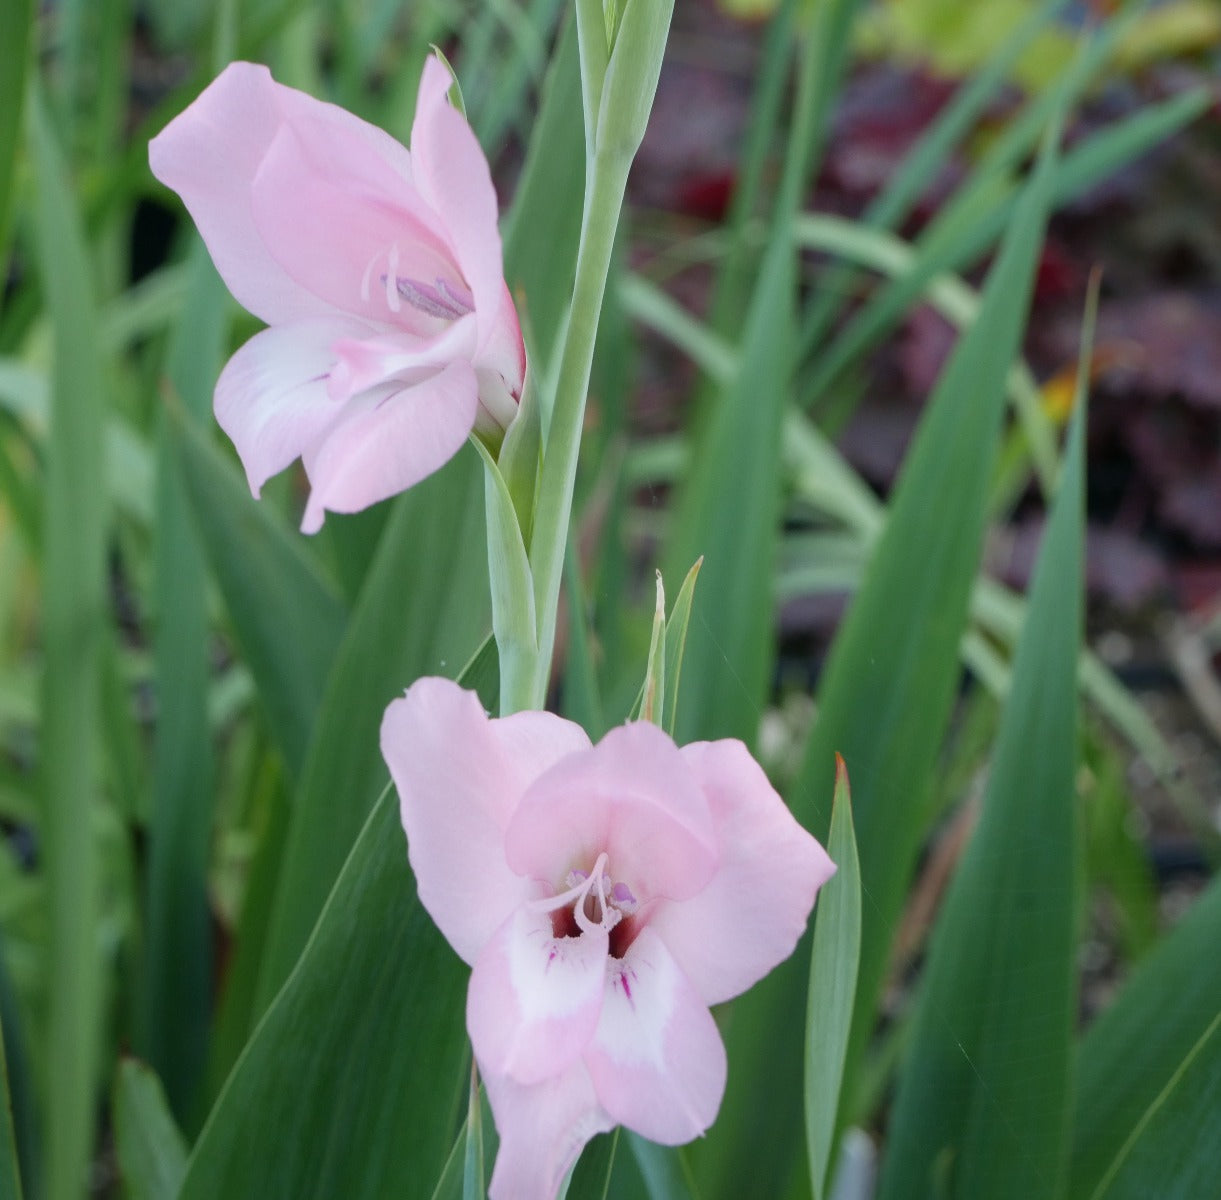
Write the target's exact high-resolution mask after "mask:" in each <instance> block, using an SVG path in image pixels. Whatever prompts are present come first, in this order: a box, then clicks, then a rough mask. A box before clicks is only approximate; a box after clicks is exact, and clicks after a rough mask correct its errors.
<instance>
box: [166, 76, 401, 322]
mask: <svg viewBox="0 0 1221 1200" xmlns="http://www.w3.org/2000/svg"><path fill="white" fill-rule="evenodd" d="M294 123H301V124H306V125H308V126H309V127H310V128H311V129H313V130H314V132H315V134H316V135H321V137H322V138H323V139H324V144H326V145H328V146H330V147H347V146H359V147H361V148H362V149H365V150H367V151H370V152H372V153H373V154H374V155H375V156H376V157H377V158H378V159H379V160H380V161H382V162H383V163H385V164H387V165H388V167H389V168H390V170H391V171H392V172H393V173H394V175H395V176H396V177H397V178H398V179H400V180H402V181H403V184H404V185H407V186H410V180H411V158H410V155H409V154H408V152H407V151H406V150H405V149H404V148H403V147H402V146H400V145H399V143H398V142H396V141H395V140H394V139H393V138H392V137H390V136H389V135H388V134H386V133H384V132H383V131H382V130H380V129H378V128H376V126H373V125H370V124H368V123H367V122H365V121H362V120H361V119H360V118H359V117H355V116H353V115H352V114H351V113H349V112H345V111H344V110H343V109H341V108H338V107H336V106H335V105H333V104H326V103H324V102H323V101H321V100H315V99H314V98H313V97H311V96H307V95H305V94H304V93H303V92H299V91H296V90H295V89H293V88H287V87H283V86H281V85H280V84H278V83H276V82H275V81H274V80H273V79H272V77H271V72H270V71H268V69H267V68H266V67H264V66H261V65H258V64H256V63H245V62H238V63H231V64H230V65H229V66H228V67H226V68H225V70H224V71H222V72H221V74H220V75H219V76H217V78H216V79H215V80H214V81H213V82H212V84H210V85H209V86H208V87H207V88H206V89H205V90H204V91H203V92H202V93H201V94H200V96H199V97H198V99H196V100H195V102H194V103H193V104H191V105H190V106H189V107H188V108H187V109H186V110H185V111H184V112H182V113H181V114H180V115H179V116H178V117H176V118H175V119H174V120H173V121H171V122H170V124H169V125H167V126H166V127H165V129H163V130H162V131H161V133H160V134H158V135H157V136H156V137H155V138H153V140H152V141H151V142H150V143H149V163H150V165H151V167H152V171H153V174H154V175H155V176H156V177H157V178H158V179H159V180H161V182H162V183H164V184H166V185H167V186H168V187H171V188H173V189H174V191H176V192H177V193H178V195H179V196H181V197H182V201H183V203H184V204H185V205H186V207H187V210H188V211H189V212H190V214H191V216H192V218H193V219H194V221H195V224H196V226H198V228H199V232H200V234H201V235H202V236H203V239H204V241H205V243H207V247H208V252H209V253H210V254H211V256H212V261H213V262H214V263H215V264H216V268H217V270H218V271H219V272H220V274H221V278H222V279H224V281H225V284H226V286H227V287H228V288H229V290H230V291H231V292H232V293H233V295H234V297H235V298H236V299H237V301H238V303H239V304H241V305H242V307H243V308H246V309H249V310H250V311H251V312H252V313H254V315H255V316H256V317H258V318H259V319H260V320H263V321H266V322H267V323H268V324H269V325H277V324H281V323H283V322H286V321H293V320H296V319H298V318H300V317H306V316H318V315H325V314H333V313H335V312H337V311H340V310H339V309H337V308H336V306H335V305H333V304H331V303H329V302H328V301H326V300H323V299H322V298H321V297H319V296H318V295H316V294H315V293H313V292H311V291H309V290H308V289H305V288H303V287H302V286H301V284H300V283H299V282H298V281H297V280H296V279H294V278H293V276H292V275H291V273H290V272H289V270H288V269H287V268H288V266H289V264H287V263H284V262H282V261H281V260H280V259H279V258H277V257H276V256H275V255H274V254H273V253H272V252H271V250H270V249H269V248H268V246H267V244H266V243H265V241H264V239H263V234H262V232H261V230H260V229H259V227H258V224H257V223H256V221H255V216H254V209H253V185H254V181H255V178H256V176H257V175H258V173H259V169H260V167H261V166H262V164H263V160H264V158H265V157H266V155H267V152H268V150H269V148H270V147H271V145H272V143H273V142H274V141H275V139H276V137H277V135H279V134H280V132H281V131H282V130H283V129H285V128H286V127H287V126H291V125H292V124H294ZM283 215H284V218H285V219H286V220H294V219H297V218H299V217H301V216H303V215H307V214H303V213H302V212H301V210H300V209H298V208H297V207H296V206H291V207H290V208H289V209H288V210H287V212H286V213H285V214H283Z"/></svg>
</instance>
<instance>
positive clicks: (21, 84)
mask: <svg viewBox="0 0 1221 1200" xmlns="http://www.w3.org/2000/svg"><path fill="white" fill-rule="evenodd" d="M35 11H36V5H35V2H34V0H8V2H7V3H5V4H3V5H0V264H3V263H6V262H7V255H6V254H5V250H6V249H7V247H8V229H9V208H10V201H11V199H12V194H13V177H14V176H15V174H16V163H17V146H18V143H19V140H20V135H21V111H22V104H23V101H24V99H25V76H26V71H27V69H28V66H29V63H30V60H31V58H32V57H33V54H32V51H33V38H32V34H33V30H34V13H35Z"/></svg>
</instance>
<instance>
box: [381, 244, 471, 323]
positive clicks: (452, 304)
mask: <svg viewBox="0 0 1221 1200" xmlns="http://www.w3.org/2000/svg"><path fill="white" fill-rule="evenodd" d="M384 257H385V265H386V270H384V271H381V272H379V273H378V275H377V281H378V283H379V284H381V286H382V288H383V289H384V292H385V296H386V307H387V308H388V309H390V311H391V312H393V313H397V312H401V311H402V309H403V304H404V302H406V303H407V304H409V305H410V306H411V307H412V308H414V309H415V310H416V311H417V312H422V313H424V314H425V315H426V316H429V317H436V318H438V319H439V320H442V321H456V320H457V319H458V318H459V317H465V316H466V315H467V314H468V313H473V312H474V311H475V297H474V296H473V295H472V294H471V291H470V289H469V288H467V287H466V286H465V285H464V284H462V283H454V282H452V281H451V280H448V279H445V278H443V277H442V276H440V275H437V276H435V277H434V278H433V281H432V283H428V282H427V281H426V280H423V279H415V278H413V277H412V276H410V275H400V274H399V273H398V266H399V248H398V244H397V243H396V244H394V245H392V246H391V247H390V249H389V250H388V251H386V252H385V256H384ZM382 258H383V255H382V254H377V255H375V256H374V257H373V258H372V259H371V260H370V261H369V264H368V266H366V267H365V273H364V276H363V278H362V279H361V281H360V295H361V299H362V300H365V301H366V302H367V301H368V300H369V298H370V296H371V295H372V281H373V273H374V270H375V269H376V266H377V264H378V263H379V262H380V261H381V260H382Z"/></svg>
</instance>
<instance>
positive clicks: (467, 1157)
mask: <svg viewBox="0 0 1221 1200" xmlns="http://www.w3.org/2000/svg"><path fill="white" fill-rule="evenodd" d="M465 1143H466V1144H465V1147H464V1148H463V1152H462V1156H463V1170H462V1200H483V1197H484V1196H485V1195H486V1193H485V1191H484V1188H483V1099H482V1097H481V1096H480V1093H479V1072H478V1070H477V1069H476V1067H475V1064H474V1062H473V1061H472V1062H471V1087H470V1097H469V1099H468V1100H467V1105H466V1136H465Z"/></svg>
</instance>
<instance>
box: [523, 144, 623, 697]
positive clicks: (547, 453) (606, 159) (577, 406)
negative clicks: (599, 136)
mask: <svg viewBox="0 0 1221 1200" xmlns="http://www.w3.org/2000/svg"><path fill="white" fill-rule="evenodd" d="M630 165H631V156H630V155H628V156H625V155H621V154H616V155H613V156H612V155H609V154H604V153H602V152H601V151H597V152H595V153H594V154H593V157H592V158H591V160H590V162H589V170H588V177H587V186H586V195H585V215H584V218H583V220H582V225H581V244H580V249H579V250H578V252H577V270H576V283H575V286H574V288H573V295H572V309H571V312H570V315H569V319H568V328H567V330H566V332H565V336H564V348H563V352H562V354H561V357H560V369H559V375H558V377H557V380H556V395H555V407H554V410H553V411H552V414H551V427H550V429H549V430H548V433H547V440H546V446H545V449H544V452H543V466H542V476H541V479H540V482H539V496H538V506H537V509H536V511H535V517H534V536H533V538H532V539H531V546H530V566H531V569H532V571H533V574H534V604H535V611H536V613H537V614H538V616H537V620H538V654H537V656H536V657H535V659H534V670H533V672H532V673H531V676H530V678H529V679H528V680H524V679H523V680H522V681H521V687H520V690H519V689H518V688H517V687H515V688H513V689H512V696H511V699H512V701H513V703H514V704H515V705H520V707H523V708H542V707H543V706H544V704H545V702H546V698H547V681H548V679H549V678H550V675H551V658H552V653H553V651H554V648H555V622H556V612H557V609H558V607H559V595H560V578H561V576H562V575H563V570H564V550H565V547H566V545H567V543H568V526H569V522H570V521H571V519H572V490H573V485H574V483H575V482H576V476H577V457H578V455H579V454H580V450H581V428H582V426H583V424H584V422H585V400H586V395H587V393H588V391H589V375H590V369H591V367H592V365H593V357H594V342H595V340H596V338H597V335H598V319H599V317H600V315H601V312H602V298H603V295H604V294H605V292H606V279H607V276H608V274H609V273H610V264H611V251H612V248H613V247H614V244H615V231H616V229H617V228H618V225H619V212H620V210H621V208H622V207H623V193H624V190H625V189H626V187H627V173H628V168H629V167H630ZM502 699H510V697H509V696H507V695H505V694H504V693H502Z"/></svg>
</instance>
